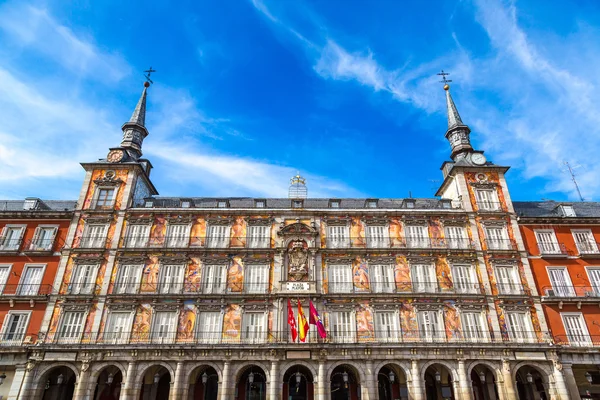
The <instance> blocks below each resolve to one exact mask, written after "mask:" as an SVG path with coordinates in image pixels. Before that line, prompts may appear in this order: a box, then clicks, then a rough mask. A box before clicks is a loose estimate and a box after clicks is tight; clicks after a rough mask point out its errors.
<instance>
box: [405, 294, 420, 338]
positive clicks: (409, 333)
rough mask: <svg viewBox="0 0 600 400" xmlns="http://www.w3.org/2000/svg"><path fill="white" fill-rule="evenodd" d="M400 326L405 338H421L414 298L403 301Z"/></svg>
mask: <svg viewBox="0 0 600 400" xmlns="http://www.w3.org/2000/svg"><path fill="white" fill-rule="evenodd" d="M400 327H401V330H402V335H403V338H404V339H405V340H411V339H413V340H414V339H418V338H419V323H418V321H417V312H416V310H415V307H414V305H413V300H412V299H408V300H406V301H404V302H402V305H401V308H400Z"/></svg>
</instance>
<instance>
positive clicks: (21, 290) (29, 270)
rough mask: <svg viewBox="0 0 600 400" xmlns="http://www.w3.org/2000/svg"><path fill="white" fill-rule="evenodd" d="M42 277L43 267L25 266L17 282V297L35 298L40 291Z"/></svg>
mask: <svg viewBox="0 0 600 400" xmlns="http://www.w3.org/2000/svg"><path fill="white" fill-rule="evenodd" d="M43 276H44V266H43V265H26V266H25V271H24V272H23V275H22V276H21V280H20V281H19V287H18V289H17V295H19V296H37V294H38V292H39V291H40V284H41V283H42V277H43Z"/></svg>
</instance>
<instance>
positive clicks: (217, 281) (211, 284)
mask: <svg viewBox="0 0 600 400" xmlns="http://www.w3.org/2000/svg"><path fill="white" fill-rule="evenodd" d="M226 274H227V268H226V267H225V266H224V265H219V264H207V265H205V266H204V279H203V286H204V287H203V293H208V294H210V293H223V292H225V282H226Z"/></svg>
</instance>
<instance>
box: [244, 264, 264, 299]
mask: <svg viewBox="0 0 600 400" xmlns="http://www.w3.org/2000/svg"><path fill="white" fill-rule="evenodd" d="M268 284H269V266H268V265H253V264H249V265H247V266H246V272H245V274H244V288H245V291H246V293H266V292H267V288H268Z"/></svg>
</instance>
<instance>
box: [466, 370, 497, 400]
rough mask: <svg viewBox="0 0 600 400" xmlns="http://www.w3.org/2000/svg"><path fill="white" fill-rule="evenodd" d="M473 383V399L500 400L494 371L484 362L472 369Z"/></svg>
mask: <svg viewBox="0 0 600 400" xmlns="http://www.w3.org/2000/svg"><path fill="white" fill-rule="evenodd" d="M471 383H472V385H473V400H498V399H499V397H498V386H497V385H496V378H495V377H494V374H493V373H492V371H491V370H490V369H489V368H488V367H487V366H486V365H483V364H479V365H476V366H475V367H473V369H472V370H471Z"/></svg>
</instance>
